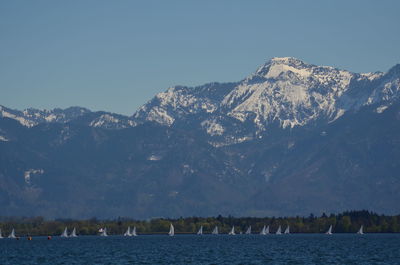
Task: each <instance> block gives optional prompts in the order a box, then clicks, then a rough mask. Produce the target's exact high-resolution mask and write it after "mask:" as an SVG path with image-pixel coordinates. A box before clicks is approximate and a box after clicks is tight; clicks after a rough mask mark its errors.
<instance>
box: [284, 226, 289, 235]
mask: <svg viewBox="0 0 400 265" xmlns="http://www.w3.org/2000/svg"><path fill="white" fill-rule="evenodd" d="M284 234H290V230H289V226H287V227H286V229H285V232H284Z"/></svg>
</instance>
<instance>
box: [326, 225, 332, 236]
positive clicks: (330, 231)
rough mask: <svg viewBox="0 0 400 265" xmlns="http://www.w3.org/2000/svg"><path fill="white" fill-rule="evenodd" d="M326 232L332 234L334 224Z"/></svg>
mask: <svg viewBox="0 0 400 265" xmlns="http://www.w3.org/2000/svg"><path fill="white" fill-rule="evenodd" d="M325 234H327V235H332V225H331V226H329V229H328V231H326V233H325Z"/></svg>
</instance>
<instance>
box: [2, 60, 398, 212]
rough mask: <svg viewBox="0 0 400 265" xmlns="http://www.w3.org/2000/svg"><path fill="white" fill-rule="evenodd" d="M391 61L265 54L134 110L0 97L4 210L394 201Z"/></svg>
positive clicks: (273, 208)
mask: <svg viewBox="0 0 400 265" xmlns="http://www.w3.org/2000/svg"><path fill="white" fill-rule="evenodd" d="M399 120H400V65H396V66H394V67H392V68H391V69H390V70H389V71H388V72H386V73H382V72H376V73H361V74H359V73H352V72H349V71H345V70H340V69H336V68H333V67H328V66H316V65H312V64H308V63H305V62H303V61H301V60H299V59H296V58H292V57H283V58H273V59H271V60H269V61H268V62H266V63H265V64H264V65H262V66H261V67H259V68H258V69H257V70H256V71H255V72H254V73H253V74H251V75H250V76H248V77H246V78H244V79H243V80H241V81H239V82H232V83H209V84H205V85H202V86H197V87H185V86H175V87H171V88H168V89H167V90H166V91H165V92H161V93H159V94H157V95H156V96H155V97H154V98H153V99H151V100H150V101H149V102H147V103H146V104H144V105H143V106H142V107H140V108H139V109H138V110H137V111H136V112H135V113H134V114H133V115H132V116H124V115H119V114H114V113H108V112H92V111H90V110H88V109H85V108H81V107H71V108H67V109H53V110H37V109H27V110H24V111H18V110H13V109H10V108H6V107H4V106H0V205H2V215H7V216H11V215H15V216H19V215H25V216H33V215H41V216H44V217H48V218H54V217H62V218H90V217H100V218H110V217H116V216H127V217H134V218H140V219H143V218H151V217H179V216H189V215H197V216H210V215H218V214H222V215H229V214H230V215H235V216H273V215H275V216H278V215H279V216H282V215H308V214H310V213H314V214H320V213H322V212H327V213H328V212H338V211H343V210H351V209H368V210H373V211H377V212H380V213H388V214H398V213H399V212H400V205H399V204H398V201H399V199H400V196H399V194H398V191H399V190H400V176H399V173H398V172H400V163H399V161H400V134H399V132H400V122H399Z"/></svg>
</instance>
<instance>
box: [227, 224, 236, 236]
mask: <svg viewBox="0 0 400 265" xmlns="http://www.w3.org/2000/svg"><path fill="white" fill-rule="evenodd" d="M228 235H232V236H234V235H236V234H235V226H232V229H231V231H230V232H229V233H228Z"/></svg>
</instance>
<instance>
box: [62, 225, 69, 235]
mask: <svg viewBox="0 0 400 265" xmlns="http://www.w3.org/2000/svg"><path fill="white" fill-rule="evenodd" d="M61 237H68V228H67V227H65V229H64V232H62V234H61Z"/></svg>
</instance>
